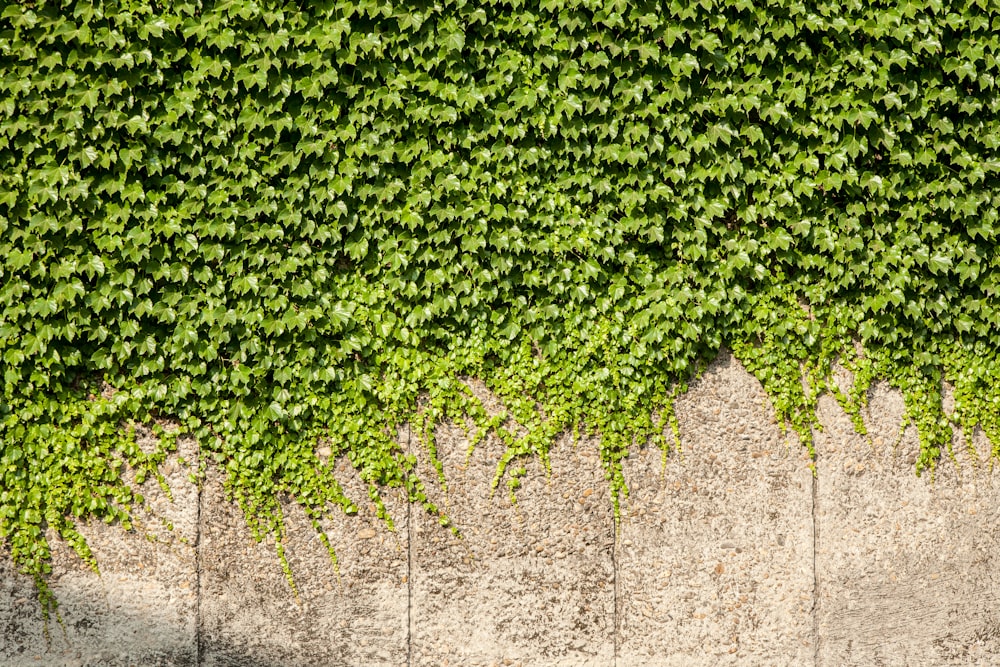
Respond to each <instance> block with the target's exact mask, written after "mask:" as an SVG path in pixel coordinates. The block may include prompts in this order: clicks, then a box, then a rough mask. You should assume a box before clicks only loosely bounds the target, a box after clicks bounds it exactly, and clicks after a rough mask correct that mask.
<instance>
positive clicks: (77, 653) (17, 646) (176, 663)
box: [0, 563, 354, 667]
mask: <svg viewBox="0 0 1000 667" xmlns="http://www.w3.org/2000/svg"><path fill="white" fill-rule="evenodd" d="M0 572H2V576H3V584H2V596H0V615H2V616H0V633H2V634H0V664H2V665H4V667H29V666H31V667H202V666H205V667H207V666H209V665H211V666H214V667H307V666H308V665H315V664H317V663H316V661H315V659H306V658H302V659H301V660H297V659H296V658H295V657H294V656H287V657H284V656H283V657H282V658H280V659H274V658H271V657H268V656H263V655H261V654H260V653H259V652H257V651H256V650H255V649H253V648H250V647H247V646H236V645H233V644H231V643H226V642H215V641H213V639H212V638H211V637H207V636H205V635H202V636H201V637H200V638H199V636H198V635H199V633H198V632H197V629H196V625H197V622H196V617H195V616H196V615H192V617H191V619H184V620H185V621H186V622H185V623H184V624H183V625H181V626H178V625H177V624H176V623H170V622H167V623H163V621H164V618H163V616H164V614H162V613H158V612H157V611H156V610H152V611H151V613H150V614H148V615H140V614H138V613H136V612H130V611H127V610H123V609H121V608H118V609H114V610H110V611H109V601H108V600H106V599H104V597H103V596H102V595H101V593H100V591H99V590H91V591H85V590H73V591H68V590H66V589H67V587H66V586H63V585H59V589H60V590H59V594H58V597H59V600H60V615H61V616H62V620H63V622H62V624H60V623H59V622H58V621H57V620H56V619H55V618H52V619H51V621H50V622H49V624H48V631H49V639H48V640H46V638H45V627H44V626H45V624H44V622H43V620H42V615H41V611H40V607H39V604H38V601H37V598H36V597H35V593H34V590H33V585H32V583H31V582H30V581H28V580H27V578H26V577H23V576H21V575H19V574H16V573H14V572H12V570H11V568H10V567H9V563H4V564H3V565H2V566H0ZM137 597H138V596H137ZM147 604H148V601H147ZM199 639H200V643H201V646H200V647H199ZM325 664H329V665H348V664H354V663H352V662H345V661H343V660H342V659H339V658H338V656H335V655H329V656H327V660H326V661H325Z"/></svg>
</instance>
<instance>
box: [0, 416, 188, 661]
mask: <svg viewBox="0 0 1000 667" xmlns="http://www.w3.org/2000/svg"><path fill="white" fill-rule="evenodd" d="M139 441H140V444H146V445H151V443H152V442H153V441H152V440H151V437H150V435H149V434H148V433H146V432H140V440H139ZM178 450H179V451H178V454H180V455H181V456H183V457H184V458H185V459H186V460H187V462H188V465H191V466H192V468H191V469H196V468H197V454H196V451H195V447H194V445H193V443H192V442H191V441H189V440H182V441H181V442H180V443H178ZM162 471H163V473H164V476H165V477H166V479H167V483H168V485H169V487H170V489H171V491H172V495H173V502H171V501H170V500H169V499H168V497H167V496H166V495H165V494H164V493H163V492H162V490H161V489H160V487H159V485H158V484H157V483H156V481H155V480H147V481H146V482H145V483H144V484H143V485H141V486H140V487H139V492H140V493H142V494H143V496H145V498H146V500H147V504H148V511H140V512H137V514H136V516H135V525H134V527H133V530H131V531H128V532H126V531H125V530H123V529H122V528H121V526H117V525H114V526H108V525H104V524H101V523H97V524H89V525H86V526H82V527H81V529H80V532H81V533H82V534H83V535H84V536H85V537H86V538H87V542H88V544H89V545H90V547H91V549H92V551H93V553H94V556H95V557H96V558H97V562H98V566H99V567H100V570H101V574H100V576H99V575H98V574H96V573H95V572H93V571H92V570H90V569H89V568H88V567H87V566H86V565H85V564H83V562H82V561H81V560H80V559H79V558H78V557H77V556H76V554H75V553H73V551H72V550H71V549H69V548H68V547H67V546H66V545H65V544H64V543H63V542H62V541H61V540H59V539H58V538H57V537H55V536H54V535H53V536H52V537H53V539H51V540H50V542H51V544H52V546H53V562H52V570H53V575H52V577H51V579H50V580H49V583H50V585H51V588H52V591H53V592H54V593H55V595H56V598H57V599H58V601H59V615H60V616H61V618H62V623H61V624H60V623H59V622H58V621H57V620H56V619H55V618H52V619H51V620H50V622H49V623H48V631H49V640H47V639H46V637H45V630H46V625H45V623H44V621H43V619H42V614H41V609H40V606H39V604H38V598H37V593H36V591H35V588H34V584H33V583H32V581H31V580H30V579H28V578H27V577H24V576H22V575H19V574H17V573H16V572H15V571H14V570H13V567H12V565H11V563H10V561H9V559H8V557H7V556H6V555H5V556H4V557H3V558H0V581H2V584H0V633H2V635H0V638H2V641H0V665H4V666H5V667H6V666H10V667H20V666H22V665H25V666H26V665H44V666H46V667H49V666H56V665H62V666H65V667H117V666H122V667H125V666H146V665H150V666H152V665H163V666H170V665H176V666H177V667H181V666H187V665H195V664H196V663H197V639H196V637H197V634H196V633H197V627H196V619H197V567H196V563H195V547H194V545H195V541H196V539H197V532H198V531H197V525H198V494H197V489H196V488H195V487H194V485H192V484H190V483H189V482H188V481H187V476H188V473H189V468H188V467H186V466H184V465H181V464H180V463H179V462H178V459H177V456H176V455H174V456H171V457H170V459H168V461H167V462H166V463H165V464H164V466H163V467H162ZM126 479H129V481H130V482H132V481H134V478H131V476H127V477H126ZM167 524H171V525H172V526H173V529H172V530H169V529H168V526H167Z"/></svg>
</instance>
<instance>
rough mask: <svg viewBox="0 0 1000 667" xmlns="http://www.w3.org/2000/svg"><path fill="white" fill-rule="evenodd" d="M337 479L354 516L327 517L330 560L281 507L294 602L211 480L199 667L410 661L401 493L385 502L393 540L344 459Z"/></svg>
mask: <svg viewBox="0 0 1000 667" xmlns="http://www.w3.org/2000/svg"><path fill="white" fill-rule="evenodd" d="M335 464H336V466H337V471H338V472H337V477H338V479H339V480H340V481H341V484H343V486H344V490H345V491H346V492H347V495H348V496H349V497H350V498H351V499H353V500H354V501H355V502H356V503H357V504H358V507H359V509H360V511H359V512H358V514H357V515H355V516H347V515H344V514H343V512H342V511H341V510H340V508H335V509H334V510H333V511H332V512H331V517H330V519H328V520H327V523H326V525H325V526H324V528H325V529H326V533H327V535H328V536H329V538H330V541H331V542H332V544H333V546H334V549H335V550H336V552H337V558H338V562H339V570H340V580H339V582H338V579H337V574H336V570H335V569H334V567H333V564H332V563H331V561H330V556H329V554H328V552H327V551H326V548H325V547H324V546H323V544H322V542H321V540H320V539H319V537H318V535H317V533H316V531H315V530H314V529H313V527H312V525H311V524H310V523H309V521H308V519H307V518H306V517H305V514H304V513H303V512H302V510H301V509H300V508H298V507H297V506H295V505H293V504H292V503H291V502H286V503H283V506H282V510H283V514H284V518H285V524H286V538H285V550H286V553H287V556H288V561H289V565H290V566H291V568H292V573H293V575H294V580H295V584H296V587H297V588H298V591H299V597H298V599H296V598H295V597H294V596H293V594H292V590H291V587H290V586H289V584H288V581H287V579H286V577H285V574H284V573H283V572H282V570H281V567H280V564H279V561H278V558H277V555H276V552H275V546H274V543H273V541H270V542H268V541H265V542H263V543H256V542H254V540H253V538H252V537H251V535H250V530H249V529H248V528H247V526H246V522H245V520H244V517H243V515H242V513H241V512H240V510H239V509H238V508H237V507H236V506H235V504H234V503H230V502H228V501H226V500H225V498H224V496H223V489H222V478H221V475H220V474H218V473H212V474H210V475H209V480H208V483H207V484H206V486H205V488H204V490H203V497H202V532H201V542H200V560H201V620H202V634H201V644H202V646H201V652H202V664H203V665H205V666H206V667H243V666H246V665H260V666H261V667H271V666H274V667H278V666H281V667H313V666H315V667H320V666H322V667H327V666H334V665H352V666H353V665H366V666H367V665H371V666H386V667H388V666H390V665H392V666H396V665H405V664H406V659H407V658H406V656H407V550H408V543H407V512H408V509H407V506H406V504H405V503H404V502H403V495H402V493H401V492H400V491H399V490H394V491H387V492H385V494H384V500H385V501H386V505H387V507H388V509H389V512H390V514H391V516H392V517H393V519H394V521H395V528H396V530H395V532H390V531H389V530H388V529H387V528H386V526H385V524H384V523H383V522H382V521H381V520H380V519H379V518H378V517H377V516H376V515H375V508H374V506H373V505H372V504H371V503H370V501H369V500H368V492H367V486H366V485H364V484H363V483H362V482H361V481H360V479H358V477H357V474H356V473H355V472H354V470H353V468H351V466H350V465H349V464H348V462H347V461H338V462H336V463H335Z"/></svg>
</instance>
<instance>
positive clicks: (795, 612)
mask: <svg viewBox="0 0 1000 667" xmlns="http://www.w3.org/2000/svg"><path fill="white" fill-rule="evenodd" d="M675 408H676V414H677V419H678V421H679V423H680V431H681V442H682V451H681V453H680V455H677V453H671V454H670V455H669V456H668V458H667V460H666V462H665V464H664V462H663V461H662V454H661V452H660V451H659V450H658V449H644V450H642V451H640V452H638V453H636V454H634V455H633V456H631V457H629V459H628V461H627V462H626V464H625V474H626V480H627V482H628V484H629V488H630V495H629V501H628V503H627V504H626V512H625V513H624V517H623V520H622V526H621V534H620V539H619V541H618V549H617V554H616V564H617V568H618V597H619V605H618V624H619V630H618V661H617V663H616V664H617V665H619V666H620V667H625V666H627V665H635V666H636V667H638V666H640V665H653V664H655V665H678V666H680V665H738V664H742V665H809V664H811V663H812V658H813V623H812V617H811V611H812V589H813V571H812V565H813V561H812V543H813V534H812V518H811V512H812V474H811V472H810V470H809V467H808V464H809V461H808V459H807V458H806V457H805V455H804V452H803V450H802V448H801V447H800V446H799V445H798V443H797V442H789V440H788V439H786V437H785V436H784V435H783V434H782V433H781V431H780V429H779V428H778V425H777V423H776V422H775V421H774V416H773V412H772V411H771V409H770V407H769V406H768V404H767V402H766V396H765V395H764V393H763V390H762V389H761V387H760V384H759V383H758V382H757V381H756V380H755V379H754V378H753V377H751V376H750V375H749V374H748V373H747V372H746V371H745V370H743V368H742V367H740V366H739V364H737V363H736V362H735V361H734V360H733V359H732V357H723V358H720V359H719V360H717V361H716V362H715V363H713V364H712V365H710V366H709V368H708V369H707V370H706V372H705V374H704V375H703V377H701V378H700V379H699V380H697V381H696V382H694V383H693V384H692V385H691V388H690V390H689V392H688V393H687V394H686V395H685V396H683V397H681V398H680V399H679V400H678V401H677V402H676V406H675Z"/></svg>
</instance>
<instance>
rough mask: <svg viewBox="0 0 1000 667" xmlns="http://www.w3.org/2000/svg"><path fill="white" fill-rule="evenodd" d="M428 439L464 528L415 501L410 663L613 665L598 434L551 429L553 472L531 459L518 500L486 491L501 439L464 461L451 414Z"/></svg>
mask: <svg viewBox="0 0 1000 667" xmlns="http://www.w3.org/2000/svg"><path fill="white" fill-rule="evenodd" d="M411 446H412V447H413V448H415V449H416V450H418V451H419V450H420V447H419V444H418V443H416V442H413V443H411ZM437 450H438V456H439V457H440V459H441V461H442V462H443V463H444V469H445V475H446V477H447V480H448V495H447V501H446V510H447V513H448V515H449V516H450V517H451V519H452V520H453V521H454V523H455V524H456V525H457V526H458V527H459V529H460V530H461V531H462V536H463V537H462V539H461V540H459V539H457V538H455V537H454V536H452V535H451V533H449V532H448V531H446V530H443V529H442V528H441V526H440V525H438V522H437V521H436V520H435V519H434V517H432V516H429V515H428V514H426V513H425V512H422V511H419V510H418V509H417V508H416V507H415V508H414V510H413V515H412V525H413V534H412V537H411V540H412V541H411V543H412V549H413V551H412V577H413V589H412V604H411V633H412V635H411V651H412V653H411V657H412V663H411V664H413V665H463V666H470V667H471V666H473V665H500V664H504V665H522V666H523V667H528V666H529V665H546V666H555V665H581V666H582V665H612V664H613V660H614V656H613V652H614V584H613V581H614V566H613V560H612V545H613V539H614V538H613V534H614V533H613V531H614V524H613V519H612V512H611V505H610V500H609V497H608V486H607V483H606V482H605V480H604V474H603V471H602V468H601V464H600V458H599V456H598V453H597V449H596V446H595V443H593V442H589V441H584V442H580V443H579V444H578V445H577V446H576V447H575V448H574V447H573V446H572V443H571V441H570V440H569V439H568V438H564V439H562V440H560V442H559V443H558V445H557V446H556V447H554V448H553V451H552V453H551V461H552V475H551V479H547V478H546V476H545V472H544V470H543V468H542V466H541V465H540V464H539V463H538V462H537V461H534V462H531V463H530V464H528V465H527V471H528V472H527V475H526V476H525V477H524V478H523V483H522V486H521V488H519V489H518V490H517V504H516V505H513V504H512V503H511V501H510V498H509V496H508V493H507V487H506V486H505V485H501V488H500V489H498V490H497V492H496V494H495V495H494V496H493V497H492V498H491V497H490V482H491V480H492V479H493V476H494V474H495V472H496V466H497V462H498V460H499V458H500V456H501V454H502V451H503V448H502V446H501V445H500V444H499V443H498V442H496V441H494V440H490V439H488V440H487V441H486V442H483V443H481V444H480V445H479V446H478V447H477V448H476V450H475V451H474V452H473V453H472V456H471V458H470V459H469V461H468V465H466V452H467V450H468V441H467V439H466V437H465V434H464V432H463V431H462V430H461V429H460V428H458V427H455V426H449V427H442V428H441V429H439V431H438V436H437ZM422 456H423V460H424V468H423V474H424V478H425V479H435V476H434V475H433V473H432V472H431V471H430V469H429V467H428V466H427V465H426V454H422ZM435 495H436V496H437V497H440V492H439V491H438V492H436V493H435ZM505 661H506V662H505Z"/></svg>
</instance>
